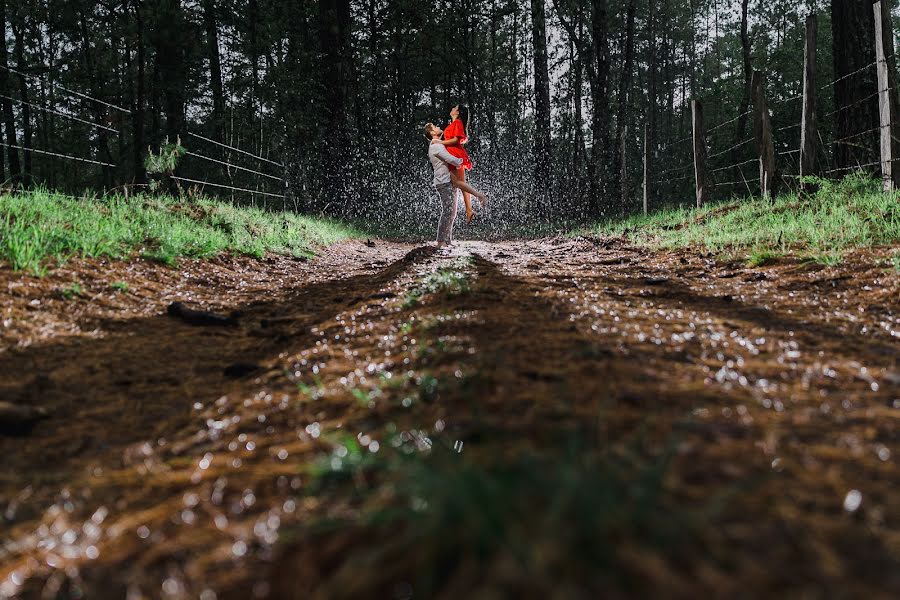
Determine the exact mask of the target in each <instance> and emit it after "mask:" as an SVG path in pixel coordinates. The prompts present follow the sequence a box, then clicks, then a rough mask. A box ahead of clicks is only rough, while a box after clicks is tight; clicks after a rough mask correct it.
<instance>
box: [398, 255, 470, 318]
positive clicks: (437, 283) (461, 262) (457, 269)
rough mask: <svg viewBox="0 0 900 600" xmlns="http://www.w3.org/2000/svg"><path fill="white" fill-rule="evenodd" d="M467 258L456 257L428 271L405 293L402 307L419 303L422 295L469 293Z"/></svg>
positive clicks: (409, 306) (449, 295) (451, 296)
mask: <svg viewBox="0 0 900 600" xmlns="http://www.w3.org/2000/svg"><path fill="white" fill-rule="evenodd" d="M469 264H470V262H469V260H468V259H457V260H456V261H454V262H453V263H452V264H450V265H448V266H445V267H441V268H439V269H438V270H437V271H434V272H433V273H430V274H429V275H428V276H427V277H425V278H424V279H423V280H422V281H421V282H420V283H419V284H418V285H417V286H416V287H414V288H412V289H411V290H409V292H407V293H406V295H405V297H404V300H403V308H407V309H408V308H413V307H415V306H417V305H418V304H419V302H420V301H421V299H422V297H423V296H427V295H429V294H436V293H442V294H445V295H446V296H447V297H448V298H453V297H456V296H461V295H463V294H467V293H469V291H470V290H471V283H470V281H469V275H468V274H467V273H466V270H465V269H466V267H467V266H469Z"/></svg>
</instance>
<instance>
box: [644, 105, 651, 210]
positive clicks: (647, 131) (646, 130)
mask: <svg viewBox="0 0 900 600" xmlns="http://www.w3.org/2000/svg"><path fill="white" fill-rule="evenodd" d="M649 195H650V125H649V124H647V123H644V216H647V209H648V207H649V204H650V202H649Z"/></svg>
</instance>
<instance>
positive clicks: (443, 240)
mask: <svg viewBox="0 0 900 600" xmlns="http://www.w3.org/2000/svg"><path fill="white" fill-rule="evenodd" d="M442 133H443V132H442V131H441V128H440V127H437V126H436V125H435V124H434V123H428V124H426V125H425V137H426V138H428V139H429V140H431V144H430V145H429V146H428V160H430V161H431V166H432V167H433V168H434V189H435V190H437V193H438V197H439V198H440V200H441V220H440V222H439V223H438V238H437V247H438V248H443V247H445V246H449V245H450V244H451V243H452V242H453V224H454V222H455V221H456V192H455V190H454V189H453V187H454V185H456V187H459V188H460V189H465V191H467V192H469V193H470V194H472V195H473V196H475V197H476V198H482V199H483V198H484V197H485V196H484V194H482V193H481V192H479V191H478V190H476V189H475V188H473V187H472V186H470V185H468V184H465V183H462V184H460V183H456V184H454V182H453V181H452V180H451V178H450V168H449V166H452V167H453V168H454V169H456V168H458V167H459V166H460V165H462V163H463V159H461V158H456V157H455V156H453V155H452V154H450V153H449V152H447V148H446V147H445V146H444V145H443V144H441V143H440V139H441V134H442ZM448 165H449V166H448Z"/></svg>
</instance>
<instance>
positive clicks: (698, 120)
mask: <svg viewBox="0 0 900 600" xmlns="http://www.w3.org/2000/svg"><path fill="white" fill-rule="evenodd" d="M691 113H692V114H693V122H694V181H695V182H696V184H697V208H701V207H702V206H703V205H704V204H705V203H706V200H707V189H706V129H705V128H704V126H703V103H702V102H700V101H699V100H696V99H694V100H691Z"/></svg>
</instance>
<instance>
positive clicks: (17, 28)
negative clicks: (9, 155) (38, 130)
mask: <svg viewBox="0 0 900 600" xmlns="http://www.w3.org/2000/svg"><path fill="white" fill-rule="evenodd" d="M22 29H23V24H21V23H14V24H13V35H14V36H15V38H16V44H15V52H16V69H17V70H18V71H19V72H20V73H24V72H25V69H26V66H25V40H24V37H25V32H24V31H23V30H22ZM19 98H20V99H21V100H22V103H23V104H22V113H21V114H22V147H24V148H25V151H24V152H23V153H22V162H23V168H22V181H23V182H24V183H29V182H30V180H31V172H32V168H31V167H32V162H31V159H32V156H31V152H29V150H30V149H31V147H32V139H31V138H32V133H33V129H32V124H31V107H30V106H29V105H28V103H29V94H28V80H27V79H25V76H24V75H19Z"/></svg>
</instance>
